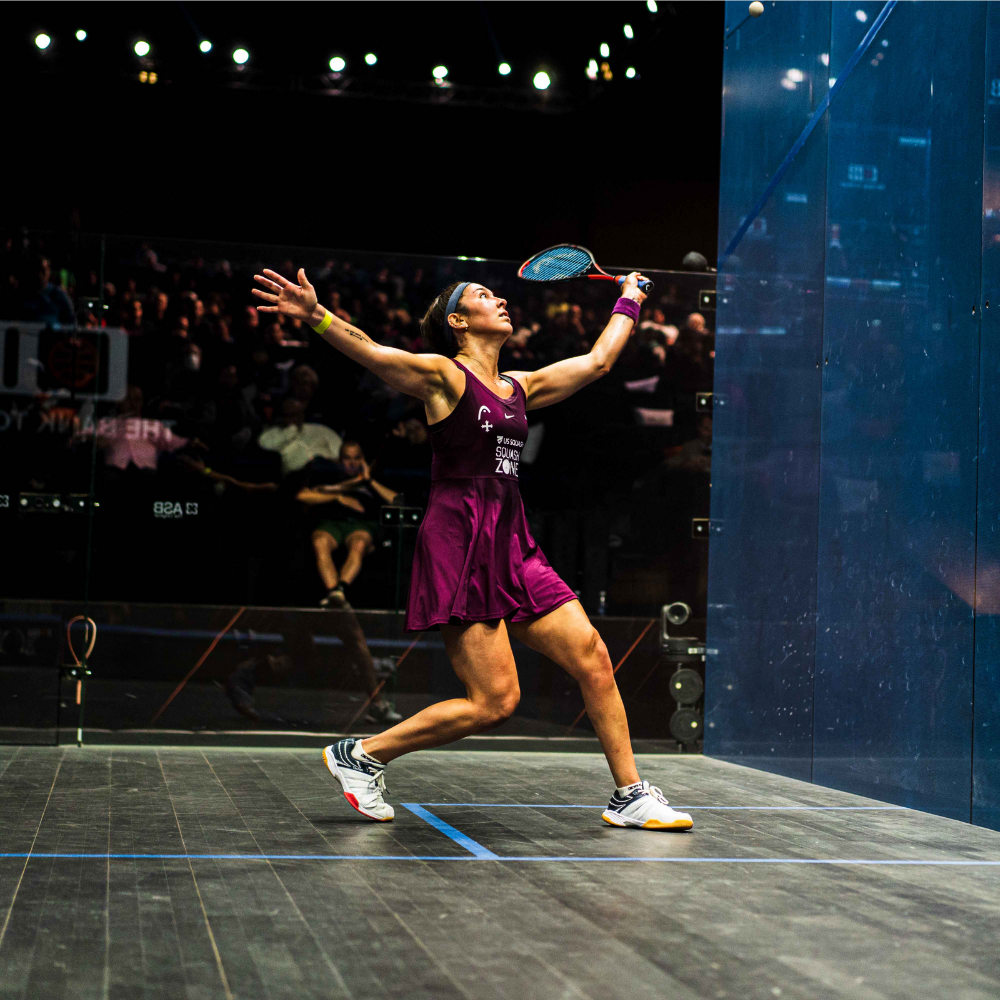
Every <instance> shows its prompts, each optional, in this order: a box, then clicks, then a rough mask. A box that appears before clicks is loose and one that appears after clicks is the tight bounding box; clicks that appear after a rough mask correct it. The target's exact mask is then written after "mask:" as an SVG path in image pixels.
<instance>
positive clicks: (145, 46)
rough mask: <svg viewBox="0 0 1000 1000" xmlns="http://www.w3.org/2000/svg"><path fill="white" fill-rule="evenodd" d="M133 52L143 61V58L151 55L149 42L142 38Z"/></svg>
mask: <svg viewBox="0 0 1000 1000" xmlns="http://www.w3.org/2000/svg"><path fill="white" fill-rule="evenodd" d="M133 51H134V52H135V54H136V55H137V56H139V58H140V59H141V58H142V57H143V56H148V55H149V42H146V41H143V40H142V39H141V38H140V39H139V41H137V42H136V43H135V45H134V46H133Z"/></svg>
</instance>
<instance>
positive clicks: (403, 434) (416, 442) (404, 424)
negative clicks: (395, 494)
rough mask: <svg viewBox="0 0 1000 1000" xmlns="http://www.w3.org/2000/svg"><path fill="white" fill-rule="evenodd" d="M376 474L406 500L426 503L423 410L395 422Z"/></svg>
mask: <svg viewBox="0 0 1000 1000" xmlns="http://www.w3.org/2000/svg"><path fill="white" fill-rule="evenodd" d="M378 468H379V475H380V476H381V477H382V478H383V479H384V480H385V482H386V483H387V484H388V485H389V486H391V487H393V488H395V489H398V490H399V492H400V493H403V494H404V495H405V497H406V502H407V503H413V504H421V505H422V504H425V503H426V502H427V496H428V493H429V492H430V482H431V479H430V476H431V436H430V434H429V433H428V431H427V423H426V420H425V418H424V416H423V413H420V414H419V415H417V414H416V413H414V414H413V415H411V416H408V417H406V418H404V419H403V420H400V421H398V422H397V424H396V426H395V427H393V429H392V431H391V432H390V434H389V437H388V439H387V440H386V443H385V447H383V449H382V452H381V454H380V455H379V460H378Z"/></svg>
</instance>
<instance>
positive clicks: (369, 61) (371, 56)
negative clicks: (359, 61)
mask: <svg viewBox="0 0 1000 1000" xmlns="http://www.w3.org/2000/svg"><path fill="white" fill-rule="evenodd" d="M377 62H378V56H377V55H375V53H374V52H368V53H367V54H366V55H365V64H366V65H367V66H374V65H375V63H377Z"/></svg>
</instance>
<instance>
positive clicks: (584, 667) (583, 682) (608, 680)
mask: <svg viewBox="0 0 1000 1000" xmlns="http://www.w3.org/2000/svg"><path fill="white" fill-rule="evenodd" d="M510 632H511V635H513V636H515V637H516V638H518V639H520V640H521V642H523V643H524V644H525V645H526V646H529V647H530V648H531V649H534V650H537V651H538V652H539V653H542V654H543V655H545V656H547V657H548V658H549V659H550V660H552V662H553V663H557V664H558V665H559V666H560V667H562V668H563V670H565V671H566V673H568V674H569V675H570V676H571V677H573V678H574V679H575V680H576V681H577V682H578V683H579V685H580V691H581V693H582V694H583V703H584V705H585V706H586V708H587V715H589V716H590V721H591V723H593V726H594V732H595V733H596V734H597V738H598V740H599V741H600V743H601V749H602V750H603V751H604V756H605V757H607V759H608V767H609V768H610V769H611V775H612V777H613V778H614V779H615V784H616V785H631V784H633V783H634V782H636V781H638V780H639V772H638V771H636V769H635V758H634V757H633V756H632V743H631V740H630V739H629V732H628V719H627V718H626V716H625V706H624V705H623V704H622V697H621V694H620V693H619V691H618V685H617V683H615V675H614V673H613V671H612V667H611V658H610V657H609V656H608V647H607V646H605V645H604V640H603V639H601V637H600V635H599V634H598V632H597V629H595V628H594V626H593V625H591V624H590V619H589V618H588V617H587V615H586V613H585V612H584V610H583V607H582V605H581V604H580V602H579V601H570V602H569V603H568V604H563V605H561V606H560V607H558V608H556V610H555V611H550V612H549V613H548V614H547V615H542V616H541V617H540V618H533V619H531V620H530V621H526V622H512V623H511V625H510Z"/></svg>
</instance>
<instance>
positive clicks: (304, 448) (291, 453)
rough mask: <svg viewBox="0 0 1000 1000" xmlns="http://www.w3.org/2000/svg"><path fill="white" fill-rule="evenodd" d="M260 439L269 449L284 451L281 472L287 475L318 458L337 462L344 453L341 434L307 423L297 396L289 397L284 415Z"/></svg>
mask: <svg viewBox="0 0 1000 1000" xmlns="http://www.w3.org/2000/svg"><path fill="white" fill-rule="evenodd" d="M257 443H258V444H259V445H260V446H261V448H264V449H266V450H267V451H276V452H278V453H279V454H280V455H281V473H282V475H283V476H288V475H290V474H291V473H293V472H299V471H300V470H302V469H304V468H305V467H306V466H307V465H309V464H310V463H311V462H312V461H314V460H315V459H317V458H321V459H326V460H327V461H328V462H331V463H332V462H335V461H336V460H337V458H338V457H339V456H340V455H341V448H342V443H343V442H342V440H341V437H340V435H339V434H337V433H336V432H335V431H332V430H330V428H329V427H324V426H323V425H322V424H309V423H306V418H305V407H303V405H302V403H301V402H300V401H299V400H298V399H292V398H289V399H286V400H285V401H284V402H283V403H282V404H281V419H280V420H279V422H278V424H277V425H276V426H274V427H268V428H267V430H265V431H264V432H263V433H262V434H261V435H260V437H259V438H258V439H257Z"/></svg>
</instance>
